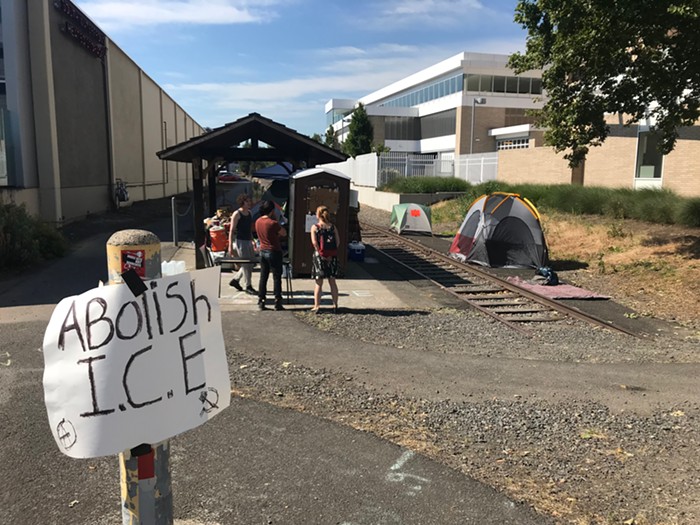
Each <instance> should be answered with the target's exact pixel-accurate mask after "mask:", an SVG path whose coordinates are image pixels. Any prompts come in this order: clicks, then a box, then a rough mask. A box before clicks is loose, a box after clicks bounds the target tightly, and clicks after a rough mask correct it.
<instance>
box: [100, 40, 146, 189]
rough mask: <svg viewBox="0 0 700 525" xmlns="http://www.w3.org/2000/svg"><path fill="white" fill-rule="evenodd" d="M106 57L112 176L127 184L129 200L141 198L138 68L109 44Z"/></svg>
mask: <svg viewBox="0 0 700 525" xmlns="http://www.w3.org/2000/svg"><path fill="white" fill-rule="evenodd" d="M108 58H109V80H110V88H109V92H110V115H111V119H112V151H113V152H114V155H113V159H112V164H113V175H114V178H115V179H122V180H123V181H124V182H125V183H126V184H127V187H128V189H129V199H130V200H141V199H143V191H142V190H141V188H140V186H139V185H140V184H142V183H143V180H144V172H143V132H142V126H141V70H140V69H139V67H138V66H137V65H136V64H135V63H134V62H133V61H132V60H131V59H130V58H129V57H128V56H127V55H126V54H125V53H124V52H123V51H122V50H121V49H119V48H118V47H116V46H115V45H112V44H111V43H110V46H109V54H108Z"/></svg>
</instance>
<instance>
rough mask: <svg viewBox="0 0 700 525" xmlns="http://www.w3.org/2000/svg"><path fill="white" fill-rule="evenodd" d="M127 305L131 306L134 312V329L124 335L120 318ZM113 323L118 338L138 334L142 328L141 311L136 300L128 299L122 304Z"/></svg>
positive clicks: (127, 337)
mask: <svg viewBox="0 0 700 525" xmlns="http://www.w3.org/2000/svg"><path fill="white" fill-rule="evenodd" d="M127 306H131V307H132V308H133V309H134V313H135V314H136V329H135V330H134V333H133V334H131V335H126V334H125V333H124V332H123V331H122V319H123V315H124V311H125V310H126V308H127ZM114 324H115V328H116V330H117V337H118V338H119V339H125V340H129V339H133V338H134V337H136V336H137V335H139V333H141V329H142V328H143V314H142V313H141V309H140V308H139V305H138V303H137V302H136V301H129V302H128V303H125V304H123V305H122V307H121V308H120V309H119V313H118V314H117V319H116V321H115V323H114Z"/></svg>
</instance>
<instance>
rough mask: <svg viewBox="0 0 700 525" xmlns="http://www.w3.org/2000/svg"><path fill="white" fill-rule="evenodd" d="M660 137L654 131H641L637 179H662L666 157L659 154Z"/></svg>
mask: <svg viewBox="0 0 700 525" xmlns="http://www.w3.org/2000/svg"><path fill="white" fill-rule="evenodd" d="M659 140H660V136H659V134H658V133H656V132H654V131H640V132H639V137H638V139H637V169H636V171H635V174H634V176H635V178H637V179H660V178H661V166H662V164H663V159H664V156H663V155H662V154H661V153H660V152H659V150H658V146H659Z"/></svg>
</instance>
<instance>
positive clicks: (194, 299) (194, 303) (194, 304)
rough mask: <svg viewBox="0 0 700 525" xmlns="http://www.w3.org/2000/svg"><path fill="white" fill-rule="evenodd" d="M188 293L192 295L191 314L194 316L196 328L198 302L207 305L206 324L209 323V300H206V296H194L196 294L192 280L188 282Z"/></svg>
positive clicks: (197, 322)
mask: <svg viewBox="0 0 700 525" xmlns="http://www.w3.org/2000/svg"><path fill="white" fill-rule="evenodd" d="M190 292H191V295H192V310H193V312H192V313H193V315H194V325H195V326H197V324H199V315H198V312H197V303H198V302H199V301H204V303H205V304H206V305H207V308H208V310H207V322H209V323H211V304H209V299H207V296H206V295H200V296H199V297H197V296H196V292H195V291H194V280H192V281H190Z"/></svg>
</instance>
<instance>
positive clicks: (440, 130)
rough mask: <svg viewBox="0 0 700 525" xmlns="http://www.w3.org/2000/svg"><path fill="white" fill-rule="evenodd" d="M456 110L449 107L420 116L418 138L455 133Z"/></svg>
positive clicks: (430, 137)
mask: <svg viewBox="0 0 700 525" xmlns="http://www.w3.org/2000/svg"><path fill="white" fill-rule="evenodd" d="M456 122H457V110H456V109H450V110H449V111H442V112H440V113H435V114H434V115H427V116H425V117H421V118H420V138H423V139H432V138H434V137H445V136H448V135H454V134H455V133H456V131H455V130H456Z"/></svg>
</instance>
